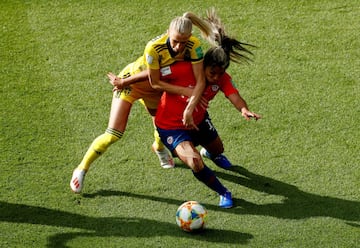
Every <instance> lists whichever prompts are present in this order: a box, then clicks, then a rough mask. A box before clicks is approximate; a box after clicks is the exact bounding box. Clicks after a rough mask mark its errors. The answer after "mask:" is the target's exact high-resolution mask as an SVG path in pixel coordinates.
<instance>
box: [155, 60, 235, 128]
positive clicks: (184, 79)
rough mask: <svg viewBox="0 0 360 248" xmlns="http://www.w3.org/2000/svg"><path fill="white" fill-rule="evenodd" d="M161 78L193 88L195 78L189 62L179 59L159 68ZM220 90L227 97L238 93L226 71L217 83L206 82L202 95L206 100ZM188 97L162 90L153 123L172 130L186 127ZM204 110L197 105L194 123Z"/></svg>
mask: <svg viewBox="0 0 360 248" xmlns="http://www.w3.org/2000/svg"><path fill="white" fill-rule="evenodd" d="M160 72H161V80H163V81H165V82H167V83H171V84H174V85H178V86H183V87H190V88H194V87H195V84H196V80H195V77H194V73H193V70H192V64H191V62H186V61H179V62H176V63H174V64H172V65H170V66H167V67H164V68H161V69H160ZM219 91H222V92H223V93H224V95H225V96H226V97H227V96H229V95H231V94H234V93H238V90H237V89H236V88H235V86H234V85H233V83H232V80H231V77H230V75H229V74H227V73H226V72H225V73H224V75H223V76H222V77H221V78H220V80H219V81H218V82H217V84H206V87H205V89H204V92H203V97H205V98H206V99H207V100H208V101H210V100H211V99H213V98H214V97H215V95H216V94H217V93H218V92H219ZM187 103H188V97H187V96H180V95H177V94H170V93H168V92H164V93H163V95H162V97H161V100H160V103H159V105H158V108H157V112H156V116H155V124H156V126H158V127H159V128H161V129H165V130H174V129H186V128H185V126H184V125H183V122H182V119H183V112H184V110H185V108H186V106H187ZM205 114H206V110H205V109H203V108H202V107H200V106H199V107H197V108H196V109H195V110H194V113H193V118H194V123H195V124H196V125H198V124H200V122H201V121H202V120H203V119H204V117H205Z"/></svg>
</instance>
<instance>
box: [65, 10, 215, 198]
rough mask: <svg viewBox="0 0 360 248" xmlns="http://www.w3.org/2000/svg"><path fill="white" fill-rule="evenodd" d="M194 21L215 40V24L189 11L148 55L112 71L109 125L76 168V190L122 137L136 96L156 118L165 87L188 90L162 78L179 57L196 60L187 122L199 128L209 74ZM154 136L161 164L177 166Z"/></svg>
mask: <svg viewBox="0 0 360 248" xmlns="http://www.w3.org/2000/svg"><path fill="white" fill-rule="evenodd" d="M193 24H194V25H196V26H197V27H198V28H199V29H200V30H201V32H202V33H203V35H204V37H206V38H208V39H209V40H210V41H211V40H212V38H213V33H212V29H211V26H210V25H209V24H208V23H207V22H206V21H204V20H202V19H201V18H199V17H197V16H196V15H194V14H192V13H189V12H187V13H185V14H184V15H183V16H181V17H177V18H175V19H173V20H172V21H171V23H170V26H169V29H168V31H167V33H166V34H164V35H162V36H160V37H158V38H156V39H154V40H152V41H150V42H149V43H148V45H147V46H146V48H145V52H144V55H143V56H142V57H140V58H139V59H137V60H136V61H135V62H133V63H131V64H129V65H127V66H126V67H125V68H124V69H123V70H122V71H121V72H120V74H119V75H118V76H115V75H114V74H112V73H109V74H108V78H109V80H110V83H111V84H112V85H114V86H115V87H114V93H113V99H112V105H111V111H110V118H109V123H108V127H107V129H106V131H105V133H103V134H102V135H100V136H98V137H97V138H96V139H95V140H94V141H93V143H92V144H91V145H90V147H89V149H88V150H87V152H86V154H85V156H84V157H83V159H82V161H81V163H80V164H79V165H78V166H77V168H75V170H74V171H73V175H72V178H71V181H70V187H71V189H72V191H74V192H75V193H80V192H81V190H82V188H83V185H84V178H85V174H86V172H87V171H88V170H89V168H90V165H91V163H92V162H94V161H95V160H96V159H97V158H98V157H99V156H101V155H102V154H103V153H104V152H105V151H106V150H107V148H108V147H109V146H110V145H111V144H113V143H115V142H116V141H117V140H119V139H120V138H121V137H122V135H123V134H124V132H125V128H126V124H127V120H128V117H129V113H130V110H131V107H132V104H133V103H134V102H135V101H136V100H139V99H141V100H142V103H143V104H144V105H145V107H146V109H147V110H148V112H149V113H150V115H151V116H152V117H153V119H154V116H155V114H156V108H157V104H158V102H159V100H160V97H161V94H162V91H164V90H166V91H168V92H172V93H177V94H182V95H186V93H187V92H183V91H182V90H181V87H178V86H175V85H171V84H169V83H166V82H163V81H161V79H160V70H163V71H162V73H163V74H164V73H165V74H164V75H166V70H167V69H168V67H166V66H168V65H170V64H172V63H174V62H175V61H177V60H189V61H192V62H193V66H192V69H193V72H194V75H195V77H196V79H197V82H198V83H197V84H196V87H195V88H194V90H193V91H192V95H190V96H189V97H190V98H189V104H188V107H187V108H186V109H185V111H184V118H183V122H184V125H185V126H187V127H189V128H196V126H195V125H194V122H193V119H192V112H193V111H194V109H195V107H196V105H197V104H198V103H199V101H200V98H201V94H202V91H203V89H204V87H205V77H204V72H203V67H202V66H203V65H202V60H203V52H202V49H201V46H200V41H199V40H198V39H197V38H196V37H194V36H192V34H191V32H192V25H193ZM149 81H150V83H151V85H150V84H149ZM154 137H155V141H154V143H153V145H152V148H153V150H154V151H155V153H156V154H157V155H158V157H159V160H160V163H161V166H162V167H163V168H172V167H174V162H173V160H172V157H171V155H170V154H169V152H168V151H167V150H166V148H165V147H164V145H163V144H162V143H161V141H160V138H159V136H158V133H157V131H154Z"/></svg>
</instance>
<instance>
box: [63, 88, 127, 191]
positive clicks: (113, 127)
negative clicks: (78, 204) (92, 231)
mask: <svg viewBox="0 0 360 248" xmlns="http://www.w3.org/2000/svg"><path fill="white" fill-rule="evenodd" d="M119 94H120V93H119V92H115V93H114V97H113V100H112V104H111V111H110V118H109V124H108V128H107V129H106V131H105V133H103V134H101V135H100V136H98V137H97V138H96V139H95V140H94V141H93V142H92V144H91V145H90V147H89V149H88V150H87V152H86V153H85V156H84V157H83V159H82V161H81V163H80V164H79V165H78V167H77V168H76V169H75V170H74V172H73V176H72V178H71V181H70V187H71V189H72V190H73V191H74V192H75V193H80V191H81V189H82V187H83V185H84V177H85V174H86V172H87V171H88V170H89V168H90V165H91V164H92V163H93V162H94V161H95V160H96V159H97V158H98V157H100V156H101V155H102V154H103V153H104V152H105V151H106V150H107V148H108V147H109V146H110V145H111V144H113V143H115V142H116V141H117V140H119V139H120V138H121V137H122V135H123V133H124V131H125V128H126V125H127V121H128V117H129V113H130V110H131V107H132V104H131V103H130V102H128V101H125V100H123V99H121V98H120V97H119Z"/></svg>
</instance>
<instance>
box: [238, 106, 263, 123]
mask: <svg viewBox="0 0 360 248" xmlns="http://www.w3.org/2000/svg"><path fill="white" fill-rule="evenodd" d="M241 115H242V116H243V117H244V118H245V119H246V120H250V119H251V118H254V119H255V120H256V121H257V120H259V119H261V116H260V115H258V114H256V113H254V112H251V111H249V110H247V109H245V110H242V111H241Z"/></svg>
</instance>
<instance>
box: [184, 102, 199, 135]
mask: <svg viewBox="0 0 360 248" xmlns="http://www.w3.org/2000/svg"><path fill="white" fill-rule="evenodd" d="M182 121H183V125H184V126H185V127H186V128H187V129H196V130H198V131H199V128H198V127H197V126H196V125H195V122H194V118H193V116H192V112H191V111H189V110H188V109H187V108H186V109H185V110H184V113H183V119H182Z"/></svg>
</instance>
